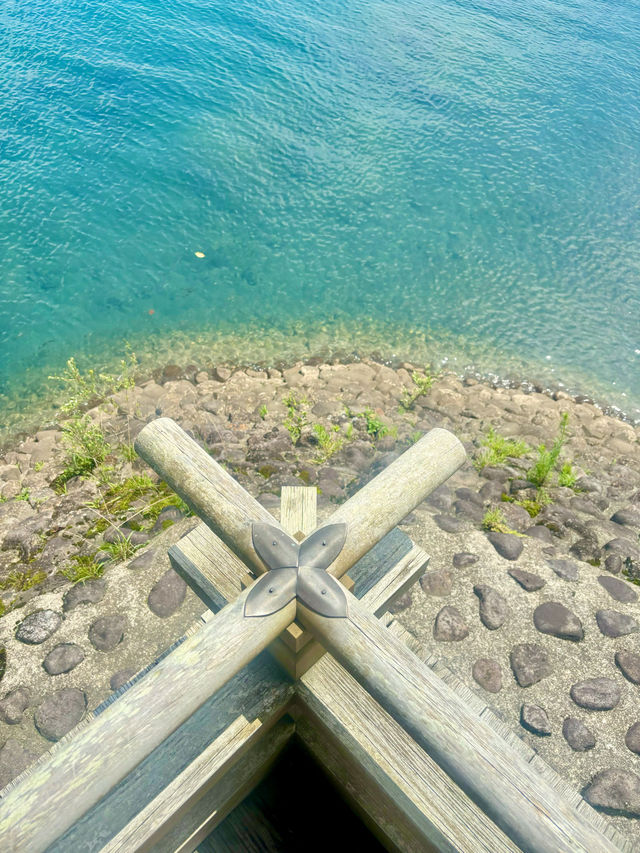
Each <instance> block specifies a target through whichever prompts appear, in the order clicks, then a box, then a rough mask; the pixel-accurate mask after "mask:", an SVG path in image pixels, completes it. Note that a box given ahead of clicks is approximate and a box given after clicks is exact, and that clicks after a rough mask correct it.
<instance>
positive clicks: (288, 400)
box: [283, 391, 309, 447]
mask: <svg viewBox="0 0 640 853" xmlns="http://www.w3.org/2000/svg"><path fill="white" fill-rule="evenodd" d="M283 403H284V404H285V406H286V407H287V416H286V418H285V419H284V426H285V429H286V430H287V431H288V433H289V435H290V436H291V442H292V444H293V445H294V447H296V446H297V445H298V443H299V441H300V438H301V437H302V432H303V430H304V429H305V427H307V426H308V425H309V419H308V417H307V412H306V407H307V406H308V405H309V401H308V400H307V399H306V397H302V398H301V399H300V400H298V399H297V397H296V396H295V394H294V393H293V391H292V392H291V393H289V394H288V395H287V396H286V397H285V398H284V400H283Z"/></svg>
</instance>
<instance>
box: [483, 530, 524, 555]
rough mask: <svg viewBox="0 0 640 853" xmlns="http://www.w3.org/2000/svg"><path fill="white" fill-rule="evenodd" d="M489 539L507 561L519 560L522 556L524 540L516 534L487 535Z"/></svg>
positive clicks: (493, 533)
mask: <svg viewBox="0 0 640 853" xmlns="http://www.w3.org/2000/svg"><path fill="white" fill-rule="evenodd" d="M487 539H488V540H489V542H491V544H492V545H493V547H494V548H495V549H496V551H497V552H498V554H500V556H501V557H504V559H505V560H517V559H518V557H519V556H520V554H522V549H523V547H524V546H523V544H522V539H521V538H520V537H519V536H516V535H515V534H514V533H495V532H491V533H487Z"/></svg>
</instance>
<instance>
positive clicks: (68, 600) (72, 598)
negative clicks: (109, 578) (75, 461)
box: [62, 578, 107, 613]
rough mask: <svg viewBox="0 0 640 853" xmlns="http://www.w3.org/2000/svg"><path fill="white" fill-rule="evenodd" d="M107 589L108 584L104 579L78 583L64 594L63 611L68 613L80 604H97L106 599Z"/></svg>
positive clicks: (92, 579)
mask: <svg viewBox="0 0 640 853" xmlns="http://www.w3.org/2000/svg"><path fill="white" fill-rule="evenodd" d="M106 589H107V582H106V580H105V579H104V578H91V579H89V580H87V581H84V582H81V583H76V584H74V585H73V586H72V587H71V589H70V590H69V591H68V592H66V593H65V594H64V598H63V605H62V609H63V610H64V612H65V613H68V612H69V611H70V610H74V609H75V608H76V607H78V606H79V605H80V604H97V603H98V602H99V601H102V599H103V598H104V594H105V591H106Z"/></svg>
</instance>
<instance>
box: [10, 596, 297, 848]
mask: <svg viewBox="0 0 640 853" xmlns="http://www.w3.org/2000/svg"><path fill="white" fill-rule="evenodd" d="M247 594H248V593H243V594H241V595H240V596H239V597H238V598H237V599H236V601H235V602H234V603H233V604H230V605H228V606H227V607H225V608H224V609H223V610H221V611H220V613H218V614H217V615H216V616H215V617H214V618H213V619H211V621H210V622H208V623H207V624H206V625H204V626H203V627H202V629H201V630H200V631H198V632H197V633H196V634H194V635H193V636H192V637H188V638H187V639H186V640H185V641H184V642H183V643H182V644H181V645H180V646H178V647H177V648H176V649H175V650H174V651H173V652H172V653H171V654H170V655H168V656H167V657H166V658H165V659H164V660H162V661H161V662H160V663H159V664H158V665H157V666H156V667H155V668H154V669H153V670H151V671H150V672H149V673H148V674H147V675H146V676H145V678H143V679H141V680H140V681H139V682H137V683H136V684H135V685H134V686H133V687H131V689H130V690H128V691H127V692H126V693H124V694H123V695H122V696H121V697H119V698H118V699H117V700H116V701H115V702H113V704H112V705H110V706H109V707H108V708H106V710H105V711H104V712H103V713H101V714H100V715H99V716H97V717H96V718H95V719H93V720H92V721H91V723H90V724H89V725H87V726H85V727H83V728H82V729H81V730H80V731H79V732H78V735H77V737H74V738H72V739H71V740H69V741H68V743H66V744H65V745H64V747H63V748H61V749H59V750H56V751H55V752H54V753H53V754H52V755H51V758H50V760H48V761H46V762H44V763H42V764H39V765H38V766H37V767H36V768H35V770H34V772H33V773H32V774H30V775H29V777H28V778H26V779H25V780H24V782H23V783H22V784H20V785H18V786H16V787H15V788H14V789H12V790H11V791H10V792H9V793H8V794H7V796H6V797H4V798H3V799H2V802H0V838H2V841H3V846H4V849H8V850H19V851H20V853H32V851H33V852H34V853H35V851H38V853H39V851H42V850H44V849H45V848H46V847H47V845H48V844H51V843H52V842H53V841H54V840H55V839H56V838H57V837H58V836H60V835H61V834H62V833H63V832H65V830H66V829H67V828H68V827H69V826H71V824H73V823H74V821H76V820H78V818H80V817H81V816H82V815H83V814H84V813H85V812H86V811H87V810H88V809H89V808H90V807H91V806H92V805H94V804H95V803H96V802H97V801H98V800H100V799H101V797H103V796H104V795H105V794H106V793H107V792H108V791H109V790H110V789H111V788H113V787H114V786H115V785H117V783H118V782H120V781H121V780H122V779H123V778H124V777H125V776H126V775H127V774H128V773H129V772H130V771H131V770H132V769H133V768H135V767H136V766H137V765H138V764H139V763H140V762H141V761H142V760H143V759H144V758H145V757H146V756H147V755H149V753H150V752H151V751H152V750H154V749H155V748H156V747H158V746H159V745H160V744H161V743H162V741H163V740H164V739H165V738H166V737H167V736H168V735H170V734H171V733H172V732H173V731H175V730H176V729H177V728H178V727H179V726H180V725H181V723H183V722H184V721H185V720H186V719H187V717H189V716H190V715H191V714H193V713H194V711H196V710H197V709H198V708H199V707H200V706H201V705H202V704H203V703H204V702H205V701H206V700H207V699H208V698H209V696H211V694H212V693H214V692H215V691H216V690H219V689H220V688H221V687H222V686H223V685H224V684H225V683H226V682H227V681H228V680H229V679H230V678H231V677H232V676H233V675H234V674H235V673H237V672H238V671H239V670H240V669H241V668H242V667H243V666H245V664H247V663H248V662H249V661H251V660H252V658H254V657H255V656H256V655H257V654H258V653H259V652H260V651H261V650H262V649H264V648H265V647H266V646H267V645H268V643H269V642H271V640H273V639H274V638H275V637H276V636H277V635H278V634H279V633H280V632H281V631H282V630H283V628H285V627H286V626H287V625H288V624H289V623H290V622H291V621H292V618H293V615H294V613H295V602H290V604H288V605H287V606H286V607H284V608H283V609H282V610H280V611H279V612H278V613H274V614H273V615H271V616H268V617H264V618H261V619H246V618H245V617H244V615H243V611H244V602H245V598H246V595H247Z"/></svg>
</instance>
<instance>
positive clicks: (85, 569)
mask: <svg viewBox="0 0 640 853" xmlns="http://www.w3.org/2000/svg"><path fill="white" fill-rule="evenodd" d="M71 559H72V560H73V563H74V565H73V566H68V567H67V568H65V569H62V570H61V571H60V574H61V575H64V577H65V578H67V580H70V581H71V582H72V583H84V581H87V580H90V579H91V578H99V577H101V576H102V573H103V572H104V566H103V565H102V564H101V563H97V562H96V561H95V558H94V557H93V556H89V555H87V554H76V555H75V556H74V557H72V558H71Z"/></svg>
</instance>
